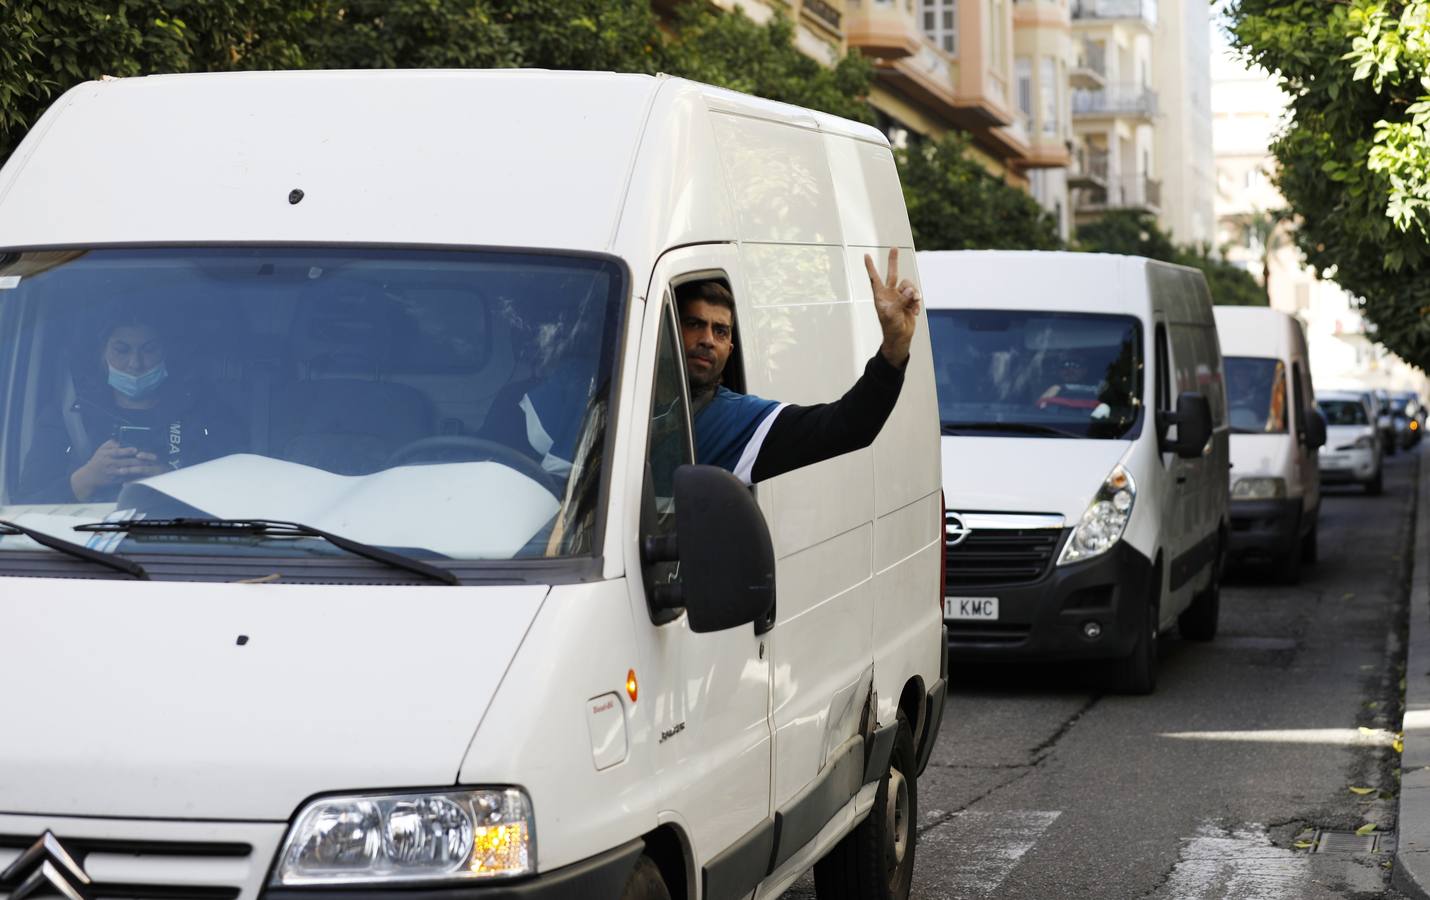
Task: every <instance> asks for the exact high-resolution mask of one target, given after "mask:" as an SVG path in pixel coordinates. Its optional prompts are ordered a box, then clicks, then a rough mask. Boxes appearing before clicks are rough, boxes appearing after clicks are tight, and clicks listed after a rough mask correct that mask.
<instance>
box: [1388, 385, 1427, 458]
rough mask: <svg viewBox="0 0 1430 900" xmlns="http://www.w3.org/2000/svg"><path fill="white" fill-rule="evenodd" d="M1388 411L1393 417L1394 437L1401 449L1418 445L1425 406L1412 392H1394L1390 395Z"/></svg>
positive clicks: (1422, 428) (1423, 423)
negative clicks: (1397, 439) (1396, 438)
mask: <svg viewBox="0 0 1430 900" xmlns="http://www.w3.org/2000/svg"><path fill="white" fill-rule="evenodd" d="M1390 411H1391V414H1392V415H1394V416H1395V431H1396V436H1397V437H1398V438H1399V440H1400V446H1401V447H1402V448H1410V447H1414V446H1415V445H1417V444H1419V443H1420V437H1421V434H1422V433H1423V431H1424V427H1425V406H1424V404H1423V403H1421V401H1420V396H1419V395H1418V394H1416V393H1415V392H1414V391H1395V392H1393V393H1392V394H1391V395H1390Z"/></svg>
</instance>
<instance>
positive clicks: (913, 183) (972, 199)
mask: <svg viewBox="0 0 1430 900" xmlns="http://www.w3.org/2000/svg"><path fill="white" fill-rule="evenodd" d="M894 158H895V161H896V162H897V163H898V166H899V179H900V180H901V181H902V182H903V185H904V202H905V204H906V205H907V206H908V208H909V224H910V225H911V226H913V230H914V244H915V245H916V246H918V247H919V248H920V249H922V250H983V249H987V250H1060V249H1062V246H1063V242H1062V238H1061V237H1060V236H1059V235H1058V227H1057V223H1056V221H1054V219H1053V217H1052V216H1051V215H1049V214H1048V212H1047V211H1045V210H1044V209H1043V208H1042V207H1041V206H1039V205H1038V203H1037V201H1035V200H1034V199H1033V198H1032V197H1030V196H1028V195H1027V194H1025V193H1023V192H1022V191H1020V190H1018V189H1017V188H1014V187H1010V186H1009V185H1007V184H1004V183H1003V182H1002V181H1001V180H999V179H997V178H994V177H993V176H992V175H990V174H988V172H987V171H986V170H984V168H983V167H982V166H980V165H979V164H978V163H977V162H976V161H974V160H972V159H970V158H969V157H968V140H967V138H965V137H963V136H961V135H959V134H956V133H951V134H949V135H948V136H947V137H945V138H943V139H942V140H940V141H928V142H916V143H913V144H911V145H910V146H909V147H908V148H907V149H904V150H900V151H898V152H897V153H896V154H895V157H894Z"/></svg>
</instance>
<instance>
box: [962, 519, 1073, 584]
mask: <svg viewBox="0 0 1430 900" xmlns="http://www.w3.org/2000/svg"><path fill="white" fill-rule="evenodd" d="M1061 538H1062V529H1060V528H1014V529H1001V528H1000V529H979V528H975V529H973V530H972V531H971V533H969V534H968V535H967V536H966V537H965V538H964V539H963V541H962V543H959V544H957V545H956V546H948V547H947V548H946V549H947V553H946V555H945V557H944V559H945V563H944V564H945V565H946V566H947V568H948V586H949V587H950V588H982V587H994V586H998V585H1005V584H1025V583H1027V582H1030V581H1037V580H1038V579H1039V578H1042V577H1043V574H1044V573H1046V572H1047V571H1048V566H1049V564H1051V563H1052V560H1053V554H1054V553H1056V552H1057V549H1058V543H1059V541H1060V540H1061ZM949 543H950V544H951V543H952V542H951V541H950V542H949Z"/></svg>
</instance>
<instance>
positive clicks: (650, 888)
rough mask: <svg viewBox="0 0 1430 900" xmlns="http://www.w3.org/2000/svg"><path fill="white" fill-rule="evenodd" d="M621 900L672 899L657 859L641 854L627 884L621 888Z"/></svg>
mask: <svg viewBox="0 0 1430 900" xmlns="http://www.w3.org/2000/svg"><path fill="white" fill-rule="evenodd" d="M621 900H670V889H669V888H667V887H666V886H665V879H663V878H661V877H660V867H659V866H657V865H656V864H655V860H653V859H651V858H650V857H649V856H646V855H645V854H644V853H642V854H641V858H640V859H638V860H636V867H635V868H634V869H632V870H631V876H630V877H629V878H627V879H626V886H625V887H624V888H622V889H621Z"/></svg>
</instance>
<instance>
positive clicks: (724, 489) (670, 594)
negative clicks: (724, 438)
mask: <svg viewBox="0 0 1430 900" xmlns="http://www.w3.org/2000/svg"><path fill="white" fill-rule="evenodd" d="M674 494H675V534H673V535H666V536H662V537H647V538H643V539H642V541H641V557H642V559H643V561H644V562H645V563H646V564H647V565H649V564H651V563H657V562H679V563H680V583H678V584H669V585H662V586H661V587H660V588H659V591H658V595H657V597H656V598H655V600H656V602H657V603H658V605H660V606H662V607H666V608H672V607H681V606H683V607H685V614H686V617H687V619H688V621H689V623H690V630H691V631H694V632H698V633H705V632H711V631H724V630H726V629H728V628H735V627H738V626H740V625H748V624H750V623H752V622H758V621H761V620H763V619H765V618H766V617H767V616H768V615H769V612H770V610H771V609H773V608H774V604H775V547H774V542H773V541H771V540H770V530H769V527H768V526H767V525H766V524H765V517H764V515H763V514H762V513H761V512H760V507H759V506H758V505H757V504H756V503H755V498H754V497H753V496H751V494H750V489H749V488H747V487H745V485H744V484H743V483H742V482H741V481H740V479H738V478H736V477H735V476H734V475H731V474H730V473H729V472H727V471H725V470H724V469H721V468H718V467H716V466H691V465H685V466H681V467H679V468H678V469H676V470H675V481H674Z"/></svg>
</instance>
